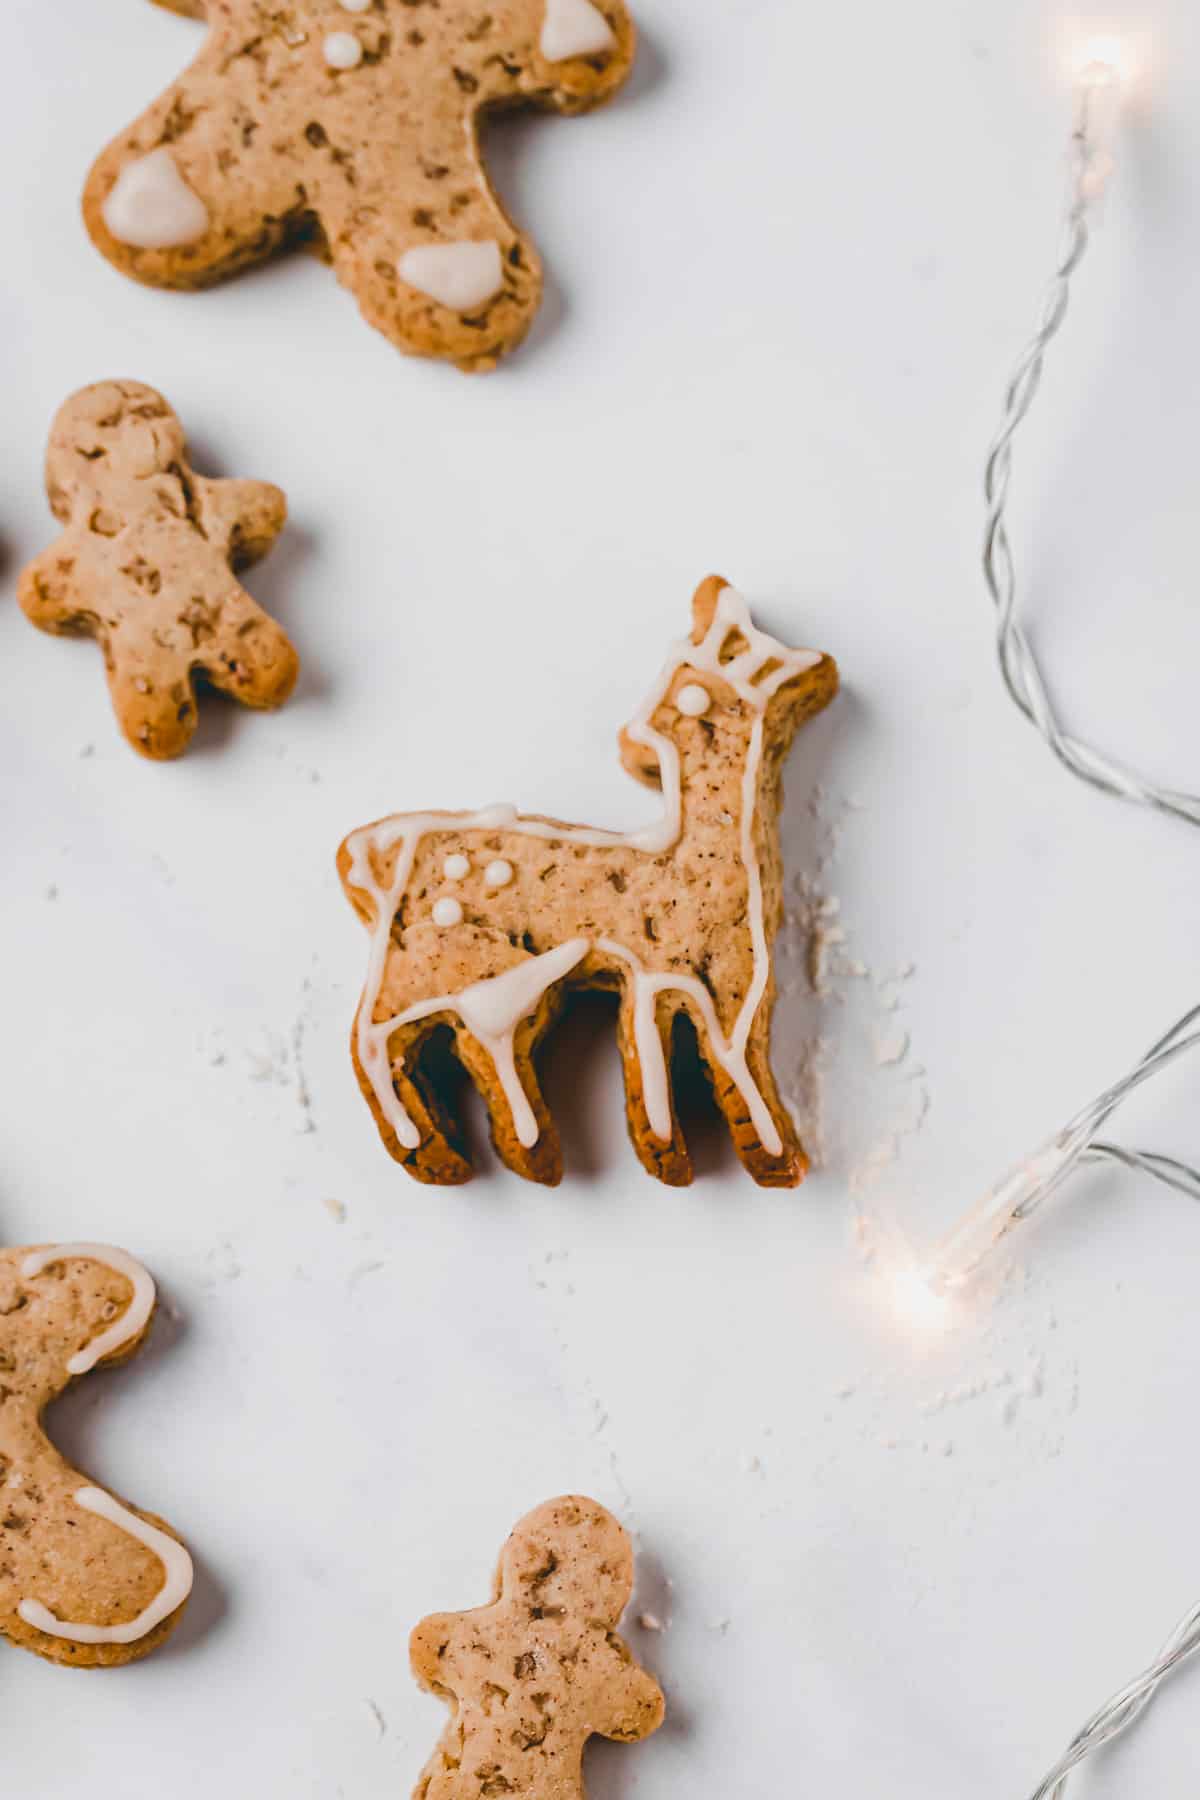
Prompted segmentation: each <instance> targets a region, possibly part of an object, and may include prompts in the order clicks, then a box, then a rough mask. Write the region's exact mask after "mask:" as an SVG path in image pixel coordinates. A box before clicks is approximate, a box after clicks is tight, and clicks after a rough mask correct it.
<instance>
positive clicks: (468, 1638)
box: [410, 1494, 664, 1800]
mask: <svg viewBox="0 0 1200 1800" xmlns="http://www.w3.org/2000/svg"><path fill="white" fill-rule="evenodd" d="M632 1587H633V1552H632V1550H631V1548H630V1544H629V1538H628V1536H627V1535H626V1533H625V1531H624V1530H623V1529H622V1527H621V1526H620V1525H619V1524H618V1522H617V1521H616V1519H614V1518H613V1516H612V1514H611V1513H609V1512H606V1511H605V1509H604V1508H603V1507H602V1506H599V1505H597V1503H596V1501H594V1500H585V1499H582V1498H580V1497H579V1496H578V1495H574V1494H570V1495H567V1496H566V1497H565V1498H564V1499H561V1500H549V1501H547V1503H546V1504H545V1505H544V1506H539V1507H538V1508H537V1510H536V1512H531V1513H530V1514H528V1516H527V1517H526V1518H524V1519H522V1520H521V1522H520V1524H519V1525H518V1526H517V1527H516V1529H515V1531H514V1532H513V1534H512V1536H511V1537H510V1538H509V1540H508V1542H507V1544H506V1545H505V1546H504V1549H503V1551H502V1552H501V1556H500V1567H499V1569H498V1570H497V1573H496V1581H495V1590H494V1598H493V1600H492V1603H491V1605H490V1606H481V1607H477V1608H475V1610H474V1611H472V1612H461V1613H436V1614H434V1615H433V1616H432V1617H431V1618H428V1619H424V1620H422V1622H421V1624H420V1625H418V1626H417V1628H416V1630H415V1631H414V1632H413V1634H412V1640H411V1644H410V1656H411V1660H412V1669H413V1674H414V1675H415V1676H416V1678H417V1680H418V1681H419V1682H420V1684H421V1686H422V1687H423V1688H426V1689H428V1690H429V1691H430V1692H431V1693H434V1694H438V1695H440V1697H441V1698H442V1699H443V1700H445V1701H446V1702H447V1704H448V1705H449V1707H450V1710H451V1714H452V1716H451V1718H450V1721H449V1723H448V1724H447V1726H446V1729H445V1731H444V1732H443V1734H442V1739H441V1742H440V1743H439V1745H438V1747H437V1749H436V1750H435V1751H434V1753H433V1755H432V1756H431V1757H430V1759H429V1761H428V1763H427V1764H426V1765H425V1769H424V1771H423V1773H422V1775H421V1778H420V1780H419V1781H418V1782H417V1785H416V1788H415V1789H414V1790H413V1800H479V1797H480V1796H481V1795H485V1794H514V1795H520V1796H521V1800H584V1784H583V1750H584V1745H585V1744H586V1743H587V1740H588V1738H589V1737H592V1736H593V1735H597V1736H600V1737H606V1738H615V1739H617V1740H618V1741H619V1742H620V1743H625V1744H632V1743H636V1742H637V1740H638V1739H639V1738H644V1737H649V1735H650V1733H651V1732H652V1731H656V1730H657V1729H658V1727H659V1726H660V1725H661V1724H662V1720H663V1712H664V1705H663V1697H662V1692H661V1690H660V1688H659V1686H658V1683H657V1682H656V1681H655V1680H654V1679H653V1678H652V1677H651V1676H650V1675H648V1674H647V1673H646V1671H645V1670H644V1669H641V1668H639V1667H638V1665H637V1663H635V1662H634V1660H633V1657H632V1655H631V1654H630V1651H629V1649H628V1648H627V1646H626V1645H625V1644H624V1643H623V1642H622V1640H621V1639H620V1638H619V1637H618V1636H617V1634H616V1626H617V1625H618V1623H619V1622H620V1618H621V1614H622V1613H623V1612H624V1610H625V1606H626V1603H627V1602H628V1600H629V1595H630V1592H631V1590H632Z"/></svg>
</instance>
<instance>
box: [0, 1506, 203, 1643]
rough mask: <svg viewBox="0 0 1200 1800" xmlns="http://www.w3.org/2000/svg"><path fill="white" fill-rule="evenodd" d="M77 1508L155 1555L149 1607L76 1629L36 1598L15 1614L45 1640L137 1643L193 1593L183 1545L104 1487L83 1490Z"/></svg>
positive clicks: (192, 1576) (23, 1604)
mask: <svg viewBox="0 0 1200 1800" xmlns="http://www.w3.org/2000/svg"><path fill="white" fill-rule="evenodd" d="M73 1498H74V1501H75V1504H76V1506H82V1507H83V1509H84V1511H85V1512H90V1513H95V1514H97V1516H98V1517H99V1518H101V1519H107V1520H108V1522H109V1524H110V1525H115V1526H116V1528H117V1530H118V1531H124V1532H126V1533H127V1534H128V1535H129V1536H130V1537H132V1538H136V1539H137V1540H138V1542H139V1543H140V1544H144V1545H145V1546H146V1548H147V1550H150V1551H152V1552H153V1553H154V1555H155V1556H157V1558H158V1560H159V1562H161V1564H162V1566H163V1584H162V1586H161V1587H160V1588H159V1590H158V1592H157V1594H156V1595H155V1596H154V1598H153V1600H152V1601H151V1602H150V1604H149V1606H146V1607H143V1609H142V1611H141V1612H140V1613H139V1614H138V1615H137V1617H136V1619H129V1620H127V1621H126V1623H125V1624H124V1625H78V1624H72V1623H70V1622H68V1621H67V1620H65V1619H58V1618H56V1617H55V1616H54V1614H53V1613H52V1612H51V1611H50V1609H49V1608H48V1607H45V1606H43V1605H42V1603H41V1601H40V1600H22V1601H21V1603H20V1605H19V1606H18V1607H17V1611H18V1613H19V1614H20V1616H21V1618H22V1619H24V1621H25V1623H26V1624H27V1625H32V1626H33V1628H34V1629H35V1631H44V1632H45V1633H46V1634H47V1636H48V1637H58V1638H69V1639H70V1640H71V1641H72V1642H73V1643H76V1644H136V1643H137V1642H138V1641H139V1640H140V1639H141V1638H144V1637H146V1636H147V1635H148V1634H149V1633H150V1632H151V1631H153V1630H154V1627H155V1626H156V1625H161V1624H162V1622H163V1620H164V1619H169V1618H170V1616H171V1614H172V1613H173V1612H175V1611H177V1610H178V1608H179V1607H181V1606H182V1605H183V1603H184V1601H185V1600H186V1599H187V1597H188V1595H189V1594H190V1593H191V1591H192V1581H193V1579H194V1570H193V1568H192V1559H191V1557H190V1556H189V1555H188V1553H187V1551H186V1550H185V1549H184V1547H183V1545H182V1544H180V1543H177V1542H176V1541H175V1539H174V1538H173V1537H168V1535H167V1533H166V1532H165V1531H159V1530H158V1528H157V1526H154V1525H148V1524H147V1523H146V1521H145V1519H139V1518H138V1516H137V1514H136V1513H131V1512H130V1511H129V1509H128V1508H127V1507H124V1506H122V1505H121V1503H120V1502H119V1501H118V1500H114V1499H113V1497H112V1495H111V1494H106V1493H105V1492H104V1489H103V1488H97V1487H82V1488H80V1489H79V1490H78V1491H77V1492H76V1493H75V1495H74V1496H73Z"/></svg>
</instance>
